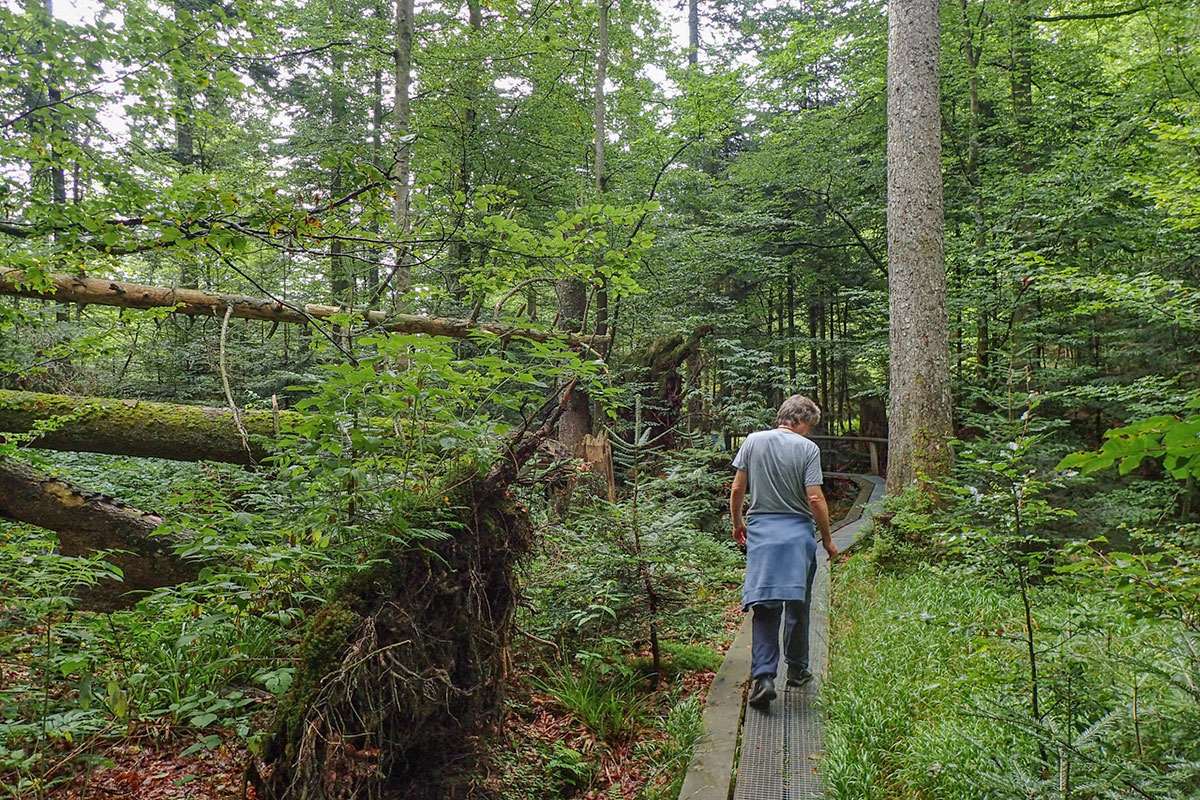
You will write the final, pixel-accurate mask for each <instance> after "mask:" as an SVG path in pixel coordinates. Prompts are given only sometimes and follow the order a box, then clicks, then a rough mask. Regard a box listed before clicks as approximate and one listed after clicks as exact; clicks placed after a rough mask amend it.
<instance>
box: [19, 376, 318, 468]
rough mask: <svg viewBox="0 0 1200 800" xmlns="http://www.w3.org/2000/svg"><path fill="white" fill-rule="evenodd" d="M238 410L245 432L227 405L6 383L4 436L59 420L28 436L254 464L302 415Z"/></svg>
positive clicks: (109, 449)
mask: <svg viewBox="0 0 1200 800" xmlns="http://www.w3.org/2000/svg"><path fill="white" fill-rule="evenodd" d="M240 417H241V422H242V425H243V426H244V427H245V429H246V433H247V437H246V439H245V440H243V438H242V435H241V432H240V431H238V428H237V425H236V424H235V423H234V419H233V412H231V411H230V410H229V409H227V408H211V407H207V406H189V405H179V404H175V403H154V402H149V401H145V400H116V399H112V398H105V397H71V396H68V395H60V394H43V393H40V392H18V391H11V390H7V389H0V436H3V435H4V433H29V432H31V431H34V430H35V428H36V426H37V425H38V423H44V422H47V421H50V420H57V422H55V423H54V426H52V429H50V430H45V431H42V432H40V433H38V434H37V436H36V438H35V439H33V440H32V441H31V442H30V443H29V446H30V447H37V448H42V449H47V450H66V451H71V452H83V453H111V454H114V455H126V456H146V457H150V458H168V459H172V460H174V461H225V462H229V463H233V464H250V463H253V462H255V461H258V460H259V459H261V458H262V457H263V456H264V455H266V449H265V447H264V442H265V441H268V440H270V439H271V438H273V437H274V436H275V434H276V431H277V430H278V429H281V428H282V429H286V428H287V426H289V425H291V424H293V422H294V420H296V419H297V417H298V415H297V414H296V413H295V412H286V411H285V412H279V413H275V412H271V411H242V412H241V413H240Z"/></svg>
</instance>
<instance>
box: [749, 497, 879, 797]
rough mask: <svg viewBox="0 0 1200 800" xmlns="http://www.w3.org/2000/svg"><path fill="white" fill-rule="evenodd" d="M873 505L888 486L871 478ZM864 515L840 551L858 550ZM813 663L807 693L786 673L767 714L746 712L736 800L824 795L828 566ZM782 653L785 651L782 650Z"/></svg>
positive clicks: (822, 570) (818, 582)
mask: <svg viewBox="0 0 1200 800" xmlns="http://www.w3.org/2000/svg"><path fill="white" fill-rule="evenodd" d="M865 477H868V479H869V480H870V481H871V483H872V489H871V492H870V498H869V501H868V502H870V503H875V502H876V501H877V500H879V499H880V498H882V497H883V482H882V481H881V480H879V479H877V478H873V477H870V476H865ZM868 519H869V516H868V514H867V513H865V512H864V514H863V516H862V517H861V518H860V519H858V520H856V521H854V522H851V523H849V524H847V525H844V526H843V527H841V528H840V529H839V530H837V531H835V532H834V535H833V540H834V543H835V544H837V546H838V549H839V550H845V549H846V548H847V547H849V546H850V545H852V544H853V543H854V542H855V540H856V539H858V537H859V535H860V534H861V532H862V531H863V529H864V528H865V527H866V525H867V522H868ZM809 643H810V644H809V647H810V650H809V659H810V661H811V666H812V671H813V674H814V675H815V676H816V677H814V679H813V681H812V682H811V683H810V684H809V685H808V686H806V687H804V688H802V689H785V683H784V669H783V665H782V664H781V665H780V667H781V671H780V677H779V678H777V679H776V690H778V691H779V696H778V697H777V698H776V699H775V702H773V703H771V707H770V709H769V710H767V711H765V712H763V711H758V710H756V709H753V708H746V710H745V714H746V716H745V722H744V723H743V727H742V747H741V757H740V760H739V761H738V768H737V778H736V782H735V784H734V792H733V797H734V800H808V799H809V798H819V797H823V796H824V787H823V785H822V783H821V776H820V773H819V771H818V767H819V766H820V758H821V748H822V737H821V709H820V706H819V705H818V700H817V696H818V693H819V692H820V689H821V681H822V679H823V678H824V676H825V672H826V667H827V666H828V663H829V563H828V562H827V561H824V560H823V561H822V562H821V564H820V565H819V567H818V568H817V576H816V578H815V580H814V581H813V605H812V609H811V611H810V615H809ZM781 649H782V648H781Z"/></svg>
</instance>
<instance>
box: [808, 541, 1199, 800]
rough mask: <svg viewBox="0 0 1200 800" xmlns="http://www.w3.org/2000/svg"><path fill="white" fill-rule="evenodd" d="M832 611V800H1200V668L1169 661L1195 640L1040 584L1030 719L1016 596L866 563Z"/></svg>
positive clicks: (839, 575)
mask: <svg viewBox="0 0 1200 800" xmlns="http://www.w3.org/2000/svg"><path fill="white" fill-rule="evenodd" d="M832 599H833V607H832V608H833V614H832V625H833V629H832V645H831V647H832V651H831V661H830V674H829V680H828V682H827V684H826V686H825V688H824V689H823V702H824V710H825V714H826V718H827V724H826V741H825V745H826V752H825V760H824V773H825V777H826V780H827V783H828V786H829V790H830V796H831V797H833V798H839V799H840V800H909V799H910V798H911V799H912V800H916V798H921V800H991V799H992V798H996V799H997V800H999V798H1018V797H1037V798H1056V800H1057V799H1059V798H1061V800H1100V798H1117V797H1154V798H1156V800H1167V798H1172V799H1175V798H1189V800H1190V799H1191V798H1195V797H1198V796H1200V782H1198V777H1200V771H1197V770H1196V769H1194V765H1195V764H1196V763H1197V757H1198V756H1200V740H1197V739H1196V738H1195V737H1191V736H1190V734H1189V732H1190V731H1197V730H1200V712H1198V709H1200V703H1197V702H1196V699H1197V697H1198V696H1200V695H1196V694H1194V693H1193V691H1192V690H1191V689H1189V688H1188V686H1189V685H1190V684H1189V681H1190V680H1191V678H1189V677H1188V674H1187V673H1188V672H1189V671H1193V672H1194V673H1195V674H1200V663H1198V662H1197V660H1196V659H1195V658H1194V656H1193V657H1192V659H1191V661H1190V663H1191V664H1192V666H1191V667H1188V666H1187V663H1186V662H1188V659H1187V658H1186V657H1185V656H1186V653H1187V652H1189V651H1187V650H1186V648H1184V649H1183V650H1178V651H1176V650H1172V644H1173V643H1174V644H1176V645H1178V643H1179V642H1185V641H1186V638H1187V634H1186V633H1185V632H1184V631H1183V630H1182V629H1181V628H1180V627H1179V626H1172V625H1170V624H1164V623H1162V622H1152V621H1144V620H1137V619H1133V618H1130V617H1128V616H1126V615H1125V614H1124V613H1123V612H1122V611H1121V610H1120V608H1119V607H1117V606H1116V604H1114V603H1112V601H1111V598H1110V597H1108V596H1106V595H1104V594H1103V593H1101V592H1099V591H1097V590H1092V591H1090V592H1089V591H1085V590H1072V591H1068V590H1067V589H1066V588H1065V587H1055V586H1052V585H1045V584H1044V585H1042V586H1039V587H1038V593H1037V594H1036V595H1035V604H1034V608H1033V623H1034V628H1035V630H1036V633H1037V637H1038V638H1037V642H1038V646H1037V659H1038V672H1037V675H1038V678H1037V679H1038V684H1039V687H1040V690H1041V697H1042V704H1041V706H1040V715H1034V714H1033V713H1032V711H1031V703H1030V694H1031V692H1030V688H1031V685H1032V672H1031V670H1030V669H1029V662H1028V654H1027V651H1026V644H1025V638H1024V631H1025V628H1024V624H1025V623H1024V616H1023V609H1022V607H1021V600H1020V596H1019V595H1018V594H1016V593H1015V592H1014V591H1012V590H1011V587H1006V586H1004V585H1003V584H999V583H996V582H995V581H992V580H989V579H987V578H986V577H985V576H982V575H980V574H978V573H973V572H970V571H967V570H961V569H954V568H937V567H930V566H920V567H916V568H914V569H912V570H911V571H909V572H904V573H900V574H886V573H884V574H878V573H877V572H876V569H875V566H874V564H873V562H872V561H871V560H869V559H867V558H865V557H862V556H857V557H855V558H853V559H851V560H850V562H848V563H847V564H846V565H845V566H844V567H839V568H838V570H836V573H835V578H834V586H833V598H832ZM1173 652H1180V653H1182V655H1181V656H1180V657H1179V658H1175V657H1174V656H1172V655H1171V654H1172V653H1173ZM1151 654H1153V655H1152V657H1151ZM1189 738H1190V741H1189Z"/></svg>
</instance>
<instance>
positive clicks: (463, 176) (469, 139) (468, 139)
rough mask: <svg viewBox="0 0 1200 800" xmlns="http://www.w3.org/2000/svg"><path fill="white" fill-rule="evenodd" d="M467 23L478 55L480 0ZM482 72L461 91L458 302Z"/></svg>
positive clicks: (467, 264) (454, 285)
mask: <svg viewBox="0 0 1200 800" xmlns="http://www.w3.org/2000/svg"><path fill="white" fill-rule="evenodd" d="M467 24H468V26H469V27H470V31H469V34H470V43H471V53H472V55H473V56H474V55H475V54H477V52H478V47H479V33H480V32H481V31H482V30H483V11H482V9H481V7H480V0H467ZM483 69H484V64H483V62H482V60H480V61H479V62H478V63H477V65H476V66H474V67H473V68H471V69H469V70H468V72H467V76H466V85H465V88H464V91H463V95H464V108H463V130H462V143H461V146H460V147H461V149H460V152H459V157H458V190H459V191H460V192H462V197H463V200H462V208H461V210H460V211H459V215H458V232H457V234H456V235H455V236H454V239H453V241H451V243H450V262H451V266H450V273H451V274H450V286H449V289H450V294H451V296H452V297H454V298H455V299H456V300H458V301H459V302H462V301H464V300H465V299H466V290H465V288H464V287H463V283H462V276H463V275H466V274H467V273H468V272H469V271H470V269H471V243H470V242H469V241H467V238H466V227H467V209H469V208H470V207H471V184H472V177H471V176H472V171H473V167H472V162H473V160H474V157H475V133H476V128H477V126H478V122H479V109H478V103H479V76H480V73H481V72H482V71H483Z"/></svg>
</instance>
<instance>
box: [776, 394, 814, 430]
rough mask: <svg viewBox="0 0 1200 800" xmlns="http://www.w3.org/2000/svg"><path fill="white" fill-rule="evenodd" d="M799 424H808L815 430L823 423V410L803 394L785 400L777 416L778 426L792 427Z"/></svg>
mask: <svg viewBox="0 0 1200 800" xmlns="http://www.w3.org/2000/svg"><path fill="white" fill-rule="evenodd" d="M797 422H804V423H807V424H808V425H810V426H812V427H814V428H815V427H817V425H818V424H820V422H821V409H820V408H818V407H817V404H816V403H814V402H813V401H812V400H810V399H809V398H807V397H805V396H804V395H802V394H794V395H792V396H791V397H789V398H788V399H787V400H784V401H783V405H781V406H780V407H779V411H778V413H776V414H775V424H776V425H791V424H794V423H797Z"/></svg>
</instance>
